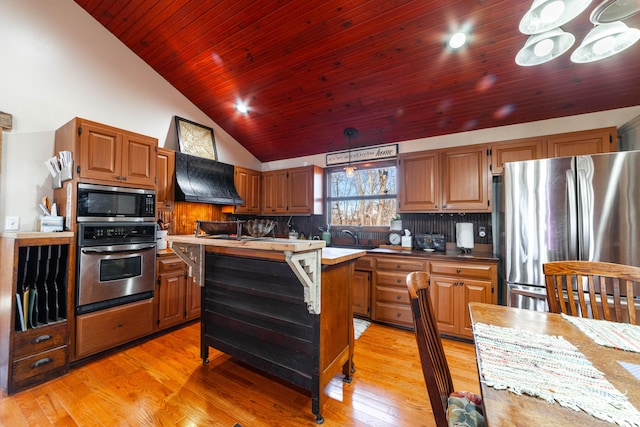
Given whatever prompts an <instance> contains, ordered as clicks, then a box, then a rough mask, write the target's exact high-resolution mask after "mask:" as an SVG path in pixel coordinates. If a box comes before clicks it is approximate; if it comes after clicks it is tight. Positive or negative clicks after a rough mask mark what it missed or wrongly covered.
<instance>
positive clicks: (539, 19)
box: [519, 0, 591, 34]
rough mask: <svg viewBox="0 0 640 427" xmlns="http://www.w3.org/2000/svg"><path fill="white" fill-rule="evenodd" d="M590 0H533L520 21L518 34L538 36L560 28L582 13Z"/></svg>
mask: <svg viewBox="0 0 640 427" xmlns="http://www.w3.org/2000/svg"><path fill="white" fill-rule="evenodd" d="M590 3H591V0H534V1H533V4H532V5H531V8H529V10H528V11H527V13H525V14H524V16H523V17H522V19H521V20H520V27H519V28H520V32H521V33H523V34H540V33H544V32H545V31H549V30H552V29H554V28H557V27H560V26H562V25H564V24H566V23H567V22H569V21H571V20H572V19H573V18H575V17H576V16H578V15H579V14H580V13H582V11H584V10H585V9H586V8H587V6H589V4H590Z"/></svg>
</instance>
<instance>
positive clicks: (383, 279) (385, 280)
mask: <svg viewBox="0 0 640 427" xmlns="http://www.w3.org/2000/svg"><path fill="white" fill-rule="evenodd" d="M407 274H409V273H405V272H398V273H395V272H387V271H377V272H376V284H377V285H385V286H396V287H398V288H400V290H401V291H403V292H405V293H407V292H408V291H407Z"/></svg>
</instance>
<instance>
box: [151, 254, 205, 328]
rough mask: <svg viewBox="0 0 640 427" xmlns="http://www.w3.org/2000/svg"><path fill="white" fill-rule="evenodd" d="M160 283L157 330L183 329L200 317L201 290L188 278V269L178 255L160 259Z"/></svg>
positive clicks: (156, 296)
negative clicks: (181, 325)
mask: <svg viewBox="0 0 640 427" xmlns="http://www.w3.org/2000/svg"><path fill="white" fill-rule="evenodd" d="M157 271H158V279H157V286H156V293H155V299H156V301H157V322H156V326H157V329H165V328H168V327H171V326H175V325H179V324H181V323H184V322H187V321H189V320H191V319H196V318H198V317H199V316H200V306H201V303H200V301H201V295H200V293H201V292H200V291H201V288H200V287H199V286H197V285H194V283H193V278H192V277H189V275H188V266H187V264H186V263H185V262H184V261H182V260H181V259H180V258H179V257H178V256H177V255H169V256H160V257H158V262H157Z"/></svg>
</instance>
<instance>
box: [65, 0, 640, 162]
mask: <svg viewBox="0 0 640 427" xmlns="http://www.w3.org/2000/svg"><path fill="white" fill-rule="evenodd" d="M76 3H78V4H79V5H80V6H81V7H82V8H84V9H85V10H86V11H87V12H88V13H90V14H91V15H92V16H93V17H94V18H95V19H96V20H98V21H99V22H100V23H101V24H102V25H103V26H104V27H106V28H107V29H108V30H109V31H110V32H111V33H113V34H114V35H115V36H116V37H117V38H118V39H120V40H121V41H122V42H123V43H124V44H125V45H126V46H128V47H129V48H130V49H131V50H132V51H133V52H135V53H136V54H137V55H138V56H139V57H140V58H142V59H143V60H144V61H145V62H146V63H148V64H149V65H150V66H151V67H152V68H153V69H155V70H156V71H157V72H158V73H159V74H160V75H162V76H163V77H164V78H165V79H166V80H167V81H169V82H170V83H171V84H172V85H173V86H175V87H176V88H177V89H178V90H179V91H180V92H182V93H183V94H184V95H185V96H186V97H187V98H188V99H189V100H191V101H192V102H193V103H194V104H195V105H196V106H198V107H199V108H200V109H201V110H202V111H204V112H205V113H206V114H207V115H208V116H209V117H211V119H212V120H214V121H215V122H216V123H218V124H219V125H220V126H222V127H223V128H224V129H225V130H226V131H227V132H228V133H229V134H231V135H232V136H233V137H234V138H235V139H236V140H237V141H238V142H240V143H241V144H242V145H243V146H245V147H246V148H247V149H248V150H249V151H250V152H251V153H252V154H253V155H254V156H256V157H257V158H258V159H259V160H261V161H263V162H267V161H274V160H280V159H285V158H292V157H299V156H304V155H311V154H317V153H325V152H332V151H338V150H343V149H346V148H347V147H348V140H347V138H346V137H345V136H344V134H343V131H344V129H345V128H347V127H353V128H356V129H357V130H358V132H359V136H358V137H357V138H355V139H353V141H352V143H351V147H352V148H356V147H361V146H368V145H376V144H384V143H395V142H400V141H406V140H412V139H416V138H423V137H431V136H436V135H444V134H452V133H457V132H462V131H467V130H473V129H484V128H491V127H496V126H504V125H510V124H516V123H524V122H530V121H535V120H543V119H549V118H555V117H564V116H570V115H575V114H583V113H589V112H594V111H602V110H609V109H613V108H621V107H628V106H632V105H638V104H640V72H638V70H639V69H640V68H639V66H640V42H639V43H637V44H636V45H634V46H632V47H631V48H630V49H628V50H627V51H624V52H623V53H621V54H619V55H617V56H614V57H611V58H608V59H606V60H603V61H601V62H597V63H592V64H573V63H571V61H570V60H569V57H570V54H571V52H572V51H573V49H575V48H576V47H577V46H578V45H579V43H580V42H581V41H582V39H583V38H584V36H585V35H586V34H587V32H588V31H589V30H590V29H591V28H592V27H593V25H592V24H591V23H590V22H589V14H590V13H591V11H592V10H593V9H594V8H595V7H596V6H597V5H598V4H599V3H600V1H594V2H592V4H591V5H590V6H589V8H588V9H587V10H586V11H585V12H583V13H582V14H581V15H580V16H578V17H577V18H576V19H574V20H573V21H572V22H570V23H569V24H566V25H565V26H563V29H564V30H565V31H569V32H571V33H573V34H574V35H575V37H576V43H575V45H574V46H573V48H572V49H571V50H570V51H569V52H567V53H565V54H564V55H563V56H562V57H560V58H557V59H555V60H553V61H551V62H548V63H546V64H543V65H538V66H535V67H520V66H517V65H516V64H515V62H514V58H515V55H516V53H517V52H518V50H519V49H520V48H521V47H522V46H523V45H524V43H525V41H526V40H527V36H525V35H523V34H521V33H520V32H519V31H518V24H519V21H520V19H521V17H522V15H523V14H524V13H525V12H526V11H527V10H528V8H529V6H530V5H531V1H530V0H524V1H521V0H502V1H501V0H495V1H482V0H477V1H471V0H453V1H451V0H450V1H425V0H416V1H409V0H359V1H357V0H354V1H344V0H322V1H320V0H290V1H285V0H273V1H268V0H264V1H255V0H221V1H204V0H203V1H189V0H138V1H124V0H76ZM625 23H626V24H627V25H629V26H630V27H635V28H640V15H636V16H634V17H631V18H628V19H627V20H625ZM460 25H467V26H469V27H470V28H471V30H472V33H471V44H470V45H469V47H468V48H467V49H466V50H463V51H459V52H450V51H447V50H446V49H445V48H444V43H445V37H446V35H447V33H448V32H449V31H450V30H451V29H454V28H456V27H457V26H460ZM239 100H241V101H245V102H247V103H248V106H249V108H250V112H249V113H248V114H246V115H242V114H240V113H237V112H236V111H235V110H234V104H235V103H236V102H237V101H239ZM187 118H188V117H187ZM544 132H545V131H544V129H541V130H540V133H541V134H543V133H544ZM427 148H429V147H425V149H427Z"/></svg>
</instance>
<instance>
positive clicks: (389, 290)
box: [376, 286, 410, 305]
mask: <svg viewBox="0 0 640 427" xmlns="http://www.w3.org/2000/svg"><path fill="white" fill-rule="evenodd" d="M376 301H387V302H393V303H398V304H407V305H409V303H410V299H409V291H408V290H407V288H406V287H404V288H400V287H395V286H392V287H388V286H376Z"/></svg>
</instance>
